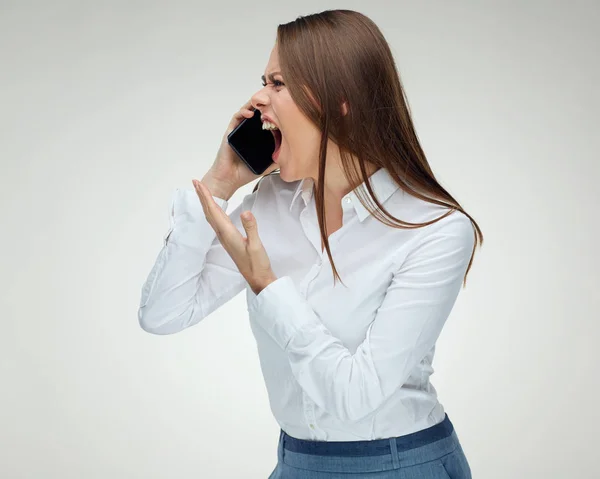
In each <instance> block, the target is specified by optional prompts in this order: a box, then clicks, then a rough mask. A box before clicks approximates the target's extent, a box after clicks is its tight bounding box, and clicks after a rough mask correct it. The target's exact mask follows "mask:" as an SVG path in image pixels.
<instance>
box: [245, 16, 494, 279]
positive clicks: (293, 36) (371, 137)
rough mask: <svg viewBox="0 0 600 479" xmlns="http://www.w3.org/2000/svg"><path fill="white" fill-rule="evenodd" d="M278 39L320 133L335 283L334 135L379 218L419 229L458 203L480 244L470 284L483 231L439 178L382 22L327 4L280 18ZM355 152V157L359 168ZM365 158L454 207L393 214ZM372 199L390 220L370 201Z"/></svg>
mask: <svg viewBox="0 0 600 479" xmlns="http://www.w3.org/2000/svg"><path fill="white" fill-rule="evenodd" d="M276 43H277V46H278V54H279V64H280V67H281V68H280V70H281V73H282V76H283V78H284V79H285V82H286V85H287V88H288V90H289V92H290V95H291V97H292V99H293V100H294V102H295V103H296V104H297V106H298V108H299V109H300V110H301V111H302V112H303V113H304V114H305V115H306V116H307V118H309V119H310V120H312V121H313V123H314V124H315V125H317V126H318V127H319V129H320V131H321V132H322V136H321V144H320V148H319V177H318V181H317V183H316V188H315V201H316V209H317V216H318V219H319V228H320V231H321V238H322V240H323V244H324V245H325V248H326V249H327V256H328V257H329V261H330V262H331V266H332V268H333V273H334V285H335V279H336V278H338V279H339V280H340V281H341V278H340V276H339V274H338V272H337V269H336V268H335V265H334V263H333V258H332V255H331V250H330V248H329V241H328V239H327V236H328V232H327V227H326V222H325V201H324V194H325V189H324V181H323V179H324V177H325V162H326V148H327V140H328V139H329V138H330V139H331V140H332V141H333V142H335V143H336V145H337V146H338V147H339V149H340V157H341V164H342V168H343V171H344V174H345V176H346V178H347V180H348V181H349V182H350V184H351V185H357V186H358V185H360V184H361V183H363V182H365V184H366V186H367V190H368V192H369V195H370V196H371V198H365V197H364V196H363V191H362V189H361V188H359V189H358V190H357V192H358V191H360V192H361V193H360V194H358V193H357V195H358V197H359V200H360V202H361V203H362V204H363V206H364V207H365V208H366V209H367V210H368V211H369V212H370V213H371V214H373V215H374V216H375V218H377V219H378V220H379V221H381V222H382V223H384V224H386V225H388V226H391V227H394V228H420V227H423V226H427V225H430V224H432V223H435V222H437V221H439V220H441V219H442V218H444V217H446V216H448V215H449V214H451V213H453V212H454V211H456V210H458V211H460V212H462V213H464V214H465V215H466V216H467V217H468V218H469V219H470V220H471V223H472V224H473V227H474V232H473V233H474V235H475V244H474V246H473V252H472V253H471V259H470V260H469V265H468V267H467V271H466V273H465V277H464V285H466V280H467V274H468V273H469V270H470V269H471V265H472V263H473V257H474V254H475V249H476V248H477V245H478V244H480V245H481V244H482V243H483V233H482V232H481V229H480V228H479V226H478V225H477V223H476V222H475V220H474V219H473V218H472V217H471V216H470V215H469V214H468V213H467V212H466V211H464V210H463V208H462V207H461V206H460V204H459V203H458V201H456V200H455V199H454V198H453V197H452V195H450V193H448V192H447V191H446V190H445V189H444V188H443V187H442V186H441V185H440V184H439V182H438V181H437V180H436V178H435V176H434V174H433V172H432V170H431V167H430V166H429V163H428V162H427V158H426V157H425V153H424V152H423V149H422V148H421V145H420V143H419V139H418V137H417V134H416V132H415V129H414V126H413V123H412V119H411V115H410V108H409V106H408V100H407V98H406V94H405V92H404V88H403V86H402V82H401V81H400V75H399V73H398V72H397V70H396V65H395V62H394V59H393V56H392V52H391V50H390V47H389V45H388V43H387V41H386V40H385V38H384V36H383V34H382V33H381V31H380V30H379V28H378V27H377V25H375V23H374V22H373V21H372V20H371V19H369V18H368V17H367V16H365V15H363V14H361V13H358V12H355V11H353V10H325V11H323V12H320V13H315V14H311V15H306V16H300V17H297V18H296V20H294V21H292V22H289V23H284V24H280V25H278V27H277V38H276ZM343 103H346V105H347V112H346V114H342V109H341V105H342V104H343ZM352 157H354V158H356V160H357V161H356V162H357V163H358V164H359V166H360V173H359V172H358V171H357V170H356V169H355V162H354V161H355V160H353V158H352ZM366 162H369V163H371V164H373V165H375V166H377V167H383V168H386V169H387V170H388V172H389V173H390V176H392V178H393V179H394V180H395V181H396V183H397V184H398V185H399V186H400V187H401V188H402V189H404V190H405V191H407V192H408V193H410V194H412V195H414V196H416V197H418V198H420V199H422V200H425V201H428V202H430V203H434V204H437V205H440V206H444V207H447V208H449V211H448V212H446V213H445V214H443V215H442V216H440V217H438V218H435V219H434V220H431V221H428V222H426V223H409V222H406V221H403V220H401V219H398V218H395V217H394V216H392V215H391V214H390V213H389V212H388V211H387V210H386V209H385V208H384V207H383V206H382V205H381V204H380V203H379V200H378V199H377V197H376V196H375V194H374V192H373V190H372V188H371V184H370V182H369V181H368V172H367V169H366V166H365V165H366ZM257 186H258V185H257ZM371 199H373V200H374V201H375V204H376V205H377V208H379V209H380V210H381V211H383V213H384V214H385V215H386V216H387V217H389V218H390V219H391V220H392V222H390V220H388V218H386V216H384V215H382V214H381V213H380V212H379V211H377V210H376V209H372V208H371V207H370V206H369V204H370V201H371ZM342 284H343V282H342Z"/></svg>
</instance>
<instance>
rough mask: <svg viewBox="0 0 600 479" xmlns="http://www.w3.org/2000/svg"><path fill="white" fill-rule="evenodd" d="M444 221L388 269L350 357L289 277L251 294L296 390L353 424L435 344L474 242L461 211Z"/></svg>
mask: <svg viewBox="0 0 600 479" xmlns="http://www.w3.org/2000/svg"><path fill="white" fill-rule="evenodd" d="M450 218H453V219H452V220H450V221H446V222H444V220H440V221H439V222H438V223H442V222H444V225H443V226H442V227H441V228H438V229H435V230H434V232H432V231H430V230H427V231H426V233H425V234H424V235H421V236H420V237H419V239H418V240H417V242H416V246H415V247H413V249H412V250H411V252H410V253H409V254H408V256H407V257H406V259H405V260H404V261H403V263H402V264H401V265H400V266H399V267H398V269H397V270H396V271H395V272H394V275H393V278H392V280H391V283H390V285H389V286H388V288H387V291H386V294H385V297H384V299H383V302H382V304H381V306H380V307H379V309H378V310H377V313H376V316H375V319H374V320H373V322H372V323H371V324H370V325H369V328H368V329H367V333H366V337H365V339H364V341H363V342H362V343H361V344H360V345H359V347H358V348H357V349H356V352H355V353H354V354H351V353H350V351H349V350H348V349H347V348H346V347H345V346H344V345H343V344H342V342H341V341H340V340H339V339H337V338H335V337H334V336H333V335H332V334H331V332H330V331H329V330H328V329H327V328H326V327H325V326H324V324H323V322H322V321H321V319H320V318H319V316H318V314H316V313H315V312H314V311H313V309H312V308H311V306H310V305H309V303H308V302H307V301H306V299H305V298H304V297H303V296H302V295H301V294H300V293H299V292H298V290H297V289H296V287H295V284H294V282H293V281H292V279H291V278H290V277H289V276H282V277H280V278H278V279H277V280H276V281H274V282H272V283H270V284H269V285H268V286H267V287H266V288H264V289H263V290H262V291H261V292H260V293H259V294H258V295H257V296H256V297H254V298H253V299H252V301H251V303H250V304H249V311H252V312H254V313H255V315H256V318H257V320H258V321H259V323H261V325H262V326H263V327H264V328H265V330H266V331H267V332H268V333H269V334H270V336H271V337H272V338H273V339H274V340H275V341H276V342H277V343H278V344H279V346H280V347H281V348H282V349H283V350H284V351H285V352H286V353H287V356H288V359H289V362H290V365H291V369H292V372H293V374H294V376H295V378H296V380H297V381H298V383H299V384H300V386H301V387H302V389H303V390H304V391H305V392H306V394H307V395H308V396H309V397H310V398H311V399H312V400H313V401H314V402H315V403H316V404H317V405H318V406H319V407H321V408H322V409H324V410H325V411H327V412H328V413H329V414H331V415H334V416H336V417H338V418H339V419H341V420H343V421H356V420H359V419H361V418H363V417H365V416H367V415H368V414H370V413H372V412H373V411H375V410H376V409H377V408H378V407H379V406H380V405H381V404H382V403H383V402H384V401H385V400H386V399H387V398H388V397H390V396H391V395H392V393H393V392H394V391H395V390H396V389H397V388H399V387H400V386H402V385H403V384H404V383H405V382H406V380H407V379H408V377H409V376H410V373H411V371H412V370H413V369H414V368H415V367H416V366H417V365H418V363H419V362H420V361H421V360H422V359H423V357H425V356H426V354H427V353H428V352H429V351H430V349H431V348H432V347H433V346H434V344H435V342H436V340H437V338H438V336H439V335H440V333H441V330H442V327H443V325H444V323H445V321H446V318H447V317H448V315H449V314H450V311H451V310H452V308H453V306H454V303H455V301H456V298H457V296H458V293H459V291H460V288H461V284H462V281H463V279H464V275H465V272H466V269H467V266H468V264H469V260H470V257H471V254H472V251H473V246H474V241H475V237H474V229H473V227H472V225H471V222H470V220H469V219H468V218H467V217H466V216H465V215H463V214H462V213H458V212H457V213H454V214H452V215H450V216H448V217H447V218H446V219H445V220H448V219H450ZM436 224H437V223H434V225H436ZM426 228H427V227H426Z"/></svg>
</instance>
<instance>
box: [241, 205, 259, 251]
mask: <svg viewBox="0 0 600 479" xmlns="http://www.w3.org/2000/svg"><path fill="white" fill-rule="evenodd" d="M241 218H242V224H243V226H244V229H245V230H246V236H247V237H248V243H249V244H250V245H257V244H259V243H260V238H259V237H258V227H257V225H256V218H254V215H253V214H252V213H250V212H249V211H246V212H245V213H242V215H241Z"/></svg>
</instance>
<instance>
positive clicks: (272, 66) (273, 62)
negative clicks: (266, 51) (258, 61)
mask: <svg viewBox="0 0 600 479" xmlns="http://www.w3.org/2000/svg"><path fill="white" fill-rule="evenodd" d="M276 70H279V55H278V53H277V45H275V46H274V47H273V49H272V50H271V54H270V55H269V61H268V62H267V67H266V69H265V74H266V75H268V74H269V73H271V72H274V71H276Z"/></svg>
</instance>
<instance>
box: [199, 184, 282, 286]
mask: <svg viewBox="0 0 600 479" xmlns="http://www.w3.org/2000/svg"><path fill="white" fill-rule="evenodd" d="M193 184H194V188H195V189H196V193H197V194H198V198H200V203H202V209H203V210H204V215H205V216H206V219H207V221H208V223H209V224H210V226H211V227H212V229H213V230H215V233H216V234H217V238H219V241H220V242H221V245H223V248H225V251H227V253H228V254H229V256H231V259H233V261H234V263H235V264H236V266H237V267H238V270H239V271H240V273H241V274H242V276H244V278H246V281H247V282H248V284H249V285H250V287H251V288H252V291H253V292H254V294H256V295H258V294H259V293H260V292H261V291H262V290H263V289H264V288H266V287H267V286H268V285H269V284H271V283H272V282H273V281H275V280H276V279H277V277H276V276H275V274H274V273H273V270H272V269H271V262H270V261H269V256H268V255H267V252H266V251H265V248H264V246H263V244H262V241H261V240H260V238H259V236H258V225H257V224H256V218H255V217H254V215H253V214H252V213H251V212H250V211H245V212H244V213H242V214H241V215H240V216H241V220H242V225H243V226H244V229H245V230H246V235H247V238H244V237H243V236H242V235H241V234H240V232H239V231H238V229H237V228H236V227H235V225H234V224H233V223H232V222H231V219H229V216H227V214H226V213H225V212H224V211H223V209H221V208H220V207H219V205H218V204H216V203H215V200H214V199H213V197H212V194H211V193H210V191H208V188H207V187H206V186H205V185H203V184H202V182H200V181H197V180H193ZM246 216H247V218H246Z"/></svg>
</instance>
